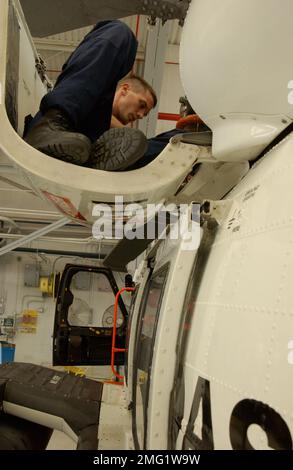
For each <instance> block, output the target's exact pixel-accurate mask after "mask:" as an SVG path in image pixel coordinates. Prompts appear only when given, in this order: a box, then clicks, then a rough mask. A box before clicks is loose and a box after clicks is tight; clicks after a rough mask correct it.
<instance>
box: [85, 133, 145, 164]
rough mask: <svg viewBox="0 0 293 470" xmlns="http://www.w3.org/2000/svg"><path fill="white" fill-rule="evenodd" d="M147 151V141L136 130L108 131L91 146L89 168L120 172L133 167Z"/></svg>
mask: <svg viewBox="0 0 293 470" xmlns="http://www.w3.org/2000/svg"><path fill="white" fill-rule="evenodd" d="M146 150H147V139H146V137H145V135H144V134H143V133H142V132H141V131H140V130H138V129H131V128H129V127H123V128H114V129H109V130H108V131H106V132H104V134H103V135H102V136H101V137H100V138H99V139H98V140H97V142H96V143H95V144H94V145H93V148H92V153H91V157H90V161H91V167H92V168H96V169H99V170H105V171H122V170H125V169H126V168H128V167H129V166H131V165H133V164H134V163H135V162H136V161H137V160H138V159H139V158H141V157H142V156H143V155H144V154H145V152H146Z"/></svg>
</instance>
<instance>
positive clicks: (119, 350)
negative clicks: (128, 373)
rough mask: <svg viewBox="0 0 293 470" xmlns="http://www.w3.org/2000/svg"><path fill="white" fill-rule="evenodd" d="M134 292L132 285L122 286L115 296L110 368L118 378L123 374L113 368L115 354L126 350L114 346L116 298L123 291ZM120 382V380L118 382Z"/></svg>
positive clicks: (117, 298) (122, 377) (121, 377)
mask: <svg viewBox="0 0 293 470" xmlns="http://www.w3.org/2000/svg"><path fill="white" fill-rule="evenodd" d="M125 291H126V292H134V291H135V288H134V287H123V288H122V289H120V290H119V291H118V292H117V294H116V297H115V304H114V316H113V332H112V350H111V369H112V372H113V374H114V375H115V376H116V377H117V378H118V379H124V376H123V375H120V374H118V372H117V371H116V369H115V354H116V353H117V352H126V351H127V349H125V348H116V330H117V326H116V323H117V312H118V300H119V297H120V295H121V294H122V293H123V292H125ZM120 383H121V382H120Z"/></svg>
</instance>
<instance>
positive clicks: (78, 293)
mask: <svg viewBox="0 0 293 470" xmlns="http://www.w3.org/2000/svg"><path fill="white" fill-rule="evenodd" d="M55 287H56V286H55ZM56 290H57V287H56ZM118 290H119V289H118V286H117V283H116V281H115V277H114V275H113V272H112V271H111V270H110V269H107V268H98V267H93V266H78V265H72V264H67V265H66V266H65V269H64V272H63V274H62V277H61V279H60V281H59V286H58V292H57V295H56V311H55V323H54V334H53V365H108V364H110V363H111V347H112V330H113V312H114V302H115V296H116V294H117V292H118ZM127 316H128V312H127V309H126V307H125V304H124V302H123V300H122V298H121V296H120V298H119V303H118V316H117V321H116V326H117V336H116V347H117V348H119V349H120V348H121V349H123V348H124V347H125V334H126V326H127ZM115 364H116V365H123V364H124V353H123V352H118V353H116V354H115Z"/></svg>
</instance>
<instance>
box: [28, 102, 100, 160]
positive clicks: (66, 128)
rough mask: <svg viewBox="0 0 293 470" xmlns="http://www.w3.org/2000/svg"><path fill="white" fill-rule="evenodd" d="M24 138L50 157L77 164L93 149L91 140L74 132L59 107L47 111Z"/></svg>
mask: <svg viewBox="0 0 293 470" xmlns="http://www.w3.org/2000/svg"><path fill="white" fill-rule="evenodd" d="M24 140H25V141H26V142H27V143H28V144H30V145H31V146H32V147H35V148H36V149H38V150H40V152H43V153H45V154H46V155H49V156H50V157H54V158H58V159H59V160H63V161H64V162H68V163H74V164H75V165H83V164H84V163H85V162H86V161H87V160H88V158H89V155H90V151H91V141H90V140H89V139H88V138H87V137H86V136H85V135H83V134H79V133H78V132H74V129H73V127H72V125H71V124H70V122H69V120H68V119H67V117H66V116H64V114H63V113H62V111H60V110H59V109H50V110H49V111H47V112H46V114H44V116H42V117H41V118H40V120H39V121H38V122H37V123H36V124H35V125H34V126H33V127H32V129H31V130H30V131H29V132H28V134H27V135H26V136H25V139H24Z"/></svg>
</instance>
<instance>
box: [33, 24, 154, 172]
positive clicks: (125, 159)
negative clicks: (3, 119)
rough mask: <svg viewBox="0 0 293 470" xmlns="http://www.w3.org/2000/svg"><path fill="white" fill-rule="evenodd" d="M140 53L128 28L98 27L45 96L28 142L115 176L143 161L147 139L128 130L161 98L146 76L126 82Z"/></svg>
mask: <svg viewBox="0 0 293 470" xmlns="http://www.w3.org/2000/svg"><path fill="white" fill-rule="evenodd" d="M136 50H137V40H136V38H135V36H134V34H133V32H132V31H131V30H130V29H129V27H128V26H127V25H126V24H124V23H122V22H121V21H119V20H114V21H101V22H99V23H97V24H96V26H95V27H94V28H93V29H92V31H91V32H90V33H88V34H87V35H86V36H85V38H84V39H83V41H82V42H81V44H80V45H79V46H78V47H77V48H76V49H75V51H74V52H73V53H72V54H71V56H70V57H69V58H68V60H67V62H66V63H65V64H64V65H63V68H62V73H61V74H60V76H59V77H58V79H57V82H56V85H55V87H54V89H53V90H52V91H51V92H49V93H48V94H47V95H46V96H44V97H43V99H42V101H41V104H40V111H39V112H38V114H37V115H36V116H35V117H34V119H33V120H32V122H31V124H30V125H29V128H28V132H27V133H26V135H25V136H24V138H25V140H26V141H27V142H28V143H29V144H30V145H32V146H33V147H35V148H37V149H38V150H40V151H41V152H43V153H46V154H47V155H50V156H53V157H55V158H58V159H61V160H64V161H67V162H71V163H75V164H78V165H86V166H91V167H94V168H101V169H105V170H109V171H114V170H123V169H125V168H127V167H128V166H129V165H131V164H133V163H134V162H135V161H137V160H138V159H139V158H140V157H141V156H142V155H143V154H144V152H145V150H146V146H147V143H146V138H145V136H144V134H143V133H142V132H141V131H139V130H137V129H131V128H128V127H124V126H125V125H126V124H128V123H129V122H131V121H135V120H136V119H140V118H142V117H144V116H146V115H147V114H148V113H149V111H150V110H151V109H152V108H153V107H155V106H156V103H157V98H156V94H155V92H154V90H153V89H152V88H151V86H150V85H149V84H148V83H147V82H145V81H144V80H143V79H141V78H140V77H135V78H128V79H123V77H125V76H126V74H128V73H129V72H130V71H131V69H132V66H133V63H134V60H135V55H136ZM121 79H123V80H122V81H121V82H120V83H118V82H119V81H120V80H121ZM117 85H118V87H117ZM112 113H113V118H112V127H114V128H112V129H110V127H111V116H112ZM109 129H110V130H109Z"/></svg>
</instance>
